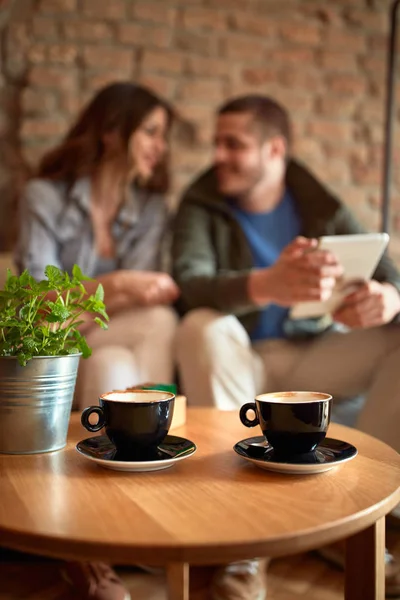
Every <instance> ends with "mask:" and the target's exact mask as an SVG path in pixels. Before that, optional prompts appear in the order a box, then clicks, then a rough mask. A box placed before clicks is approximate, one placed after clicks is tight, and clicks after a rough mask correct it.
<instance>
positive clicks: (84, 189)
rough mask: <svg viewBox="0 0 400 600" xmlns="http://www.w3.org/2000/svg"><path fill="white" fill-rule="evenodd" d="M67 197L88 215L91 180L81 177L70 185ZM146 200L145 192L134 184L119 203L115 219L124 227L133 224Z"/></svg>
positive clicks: (136, 220)
mask: <svg viewBox="0 0 400 600" xmlns="http://www.w3.org/2000/svg"><path fill="white" fill-rule="evenodd" d="M69 197H70V198H71V199H73V200H74V202H75V203H76V205H77V206H78V207H79V209H80V210H81V211H82V212H83V213H85V214H86V215H87V216H89V215H90V199H91V181H90V178H89V177H81V178H80V179H77V180H76V181H75V183H74V184H73V185H72V187H71V189H70V192H69ZM145 201H146V193H145V192H144V191H143V190H140V189H139V188H137V187H136V186H135V185H134V184H132V185H130V186H129V187H128V189H127V193H126V198H125V201H124V203H123V204H122V205H121V207H120V209H119V211H118V214H117V219H116V220H117V221H118V223H120V224H121V225H122V226H124V227H131V226H132V225H135V224H136V223H137V222H138V220H139V217H140V212H141V209H142V206H143V204H144V202H145Z"/></svg>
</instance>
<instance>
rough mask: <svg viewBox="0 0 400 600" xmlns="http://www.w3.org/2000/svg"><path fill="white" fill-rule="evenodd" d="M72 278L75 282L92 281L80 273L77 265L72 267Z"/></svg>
mask: <svg viewBox="0 0 400 600" xmlns="http://www.w3.org/2000/svg"><path fill="white" fill-rule="evenodd" d="M72 276H73V278H74V279H76V280H77V281H94V279H93V278H92V277H88V276H87V275H84V274H83V273H82V271H81V268H80V267H79V266H78V265H74V266H73V267H72Z"/></svg>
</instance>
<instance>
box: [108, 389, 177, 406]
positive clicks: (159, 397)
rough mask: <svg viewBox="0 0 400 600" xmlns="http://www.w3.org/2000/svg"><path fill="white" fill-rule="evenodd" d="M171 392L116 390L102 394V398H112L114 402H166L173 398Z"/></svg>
mask: <svg viewBox="0 0 400 600" xmlns="http://www.w3.org/2000/svg"><path fill="white" fill-rule="evenodd" d="M173 396H174V395H173V394H171V393H170V392H162V391H160V392H157V391H153V390H142V391H137V392H125V391H121V392H119V391H115V392H109V393H108V394H102V395H101V396H100V398H101V399H102V400H107V401H108V400H112V401H114V402H130V403H131V404H143V403H150V402H165V401H166V400H170V399H171V398H173Z"/></svg>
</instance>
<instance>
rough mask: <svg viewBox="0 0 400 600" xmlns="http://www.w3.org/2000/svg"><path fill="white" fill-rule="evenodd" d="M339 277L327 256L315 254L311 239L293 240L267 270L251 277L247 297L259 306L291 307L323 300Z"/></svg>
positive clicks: (333, 261) (314, 242)
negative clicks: (276, 305) (271, 304)
mask: <svg viewBox="0 0 400 600" xmlns="http://www.w3.org/2000/svg"><path fill="white" fill-rule="evenodd" d="M342 274H343V268H342V267H341V265H340V264H339V263H338V261H337V259H336V258H335V256H334V255H333V254H332V253H331V252H327V251H326V250H318V242H317V240H315V239H307V238H304V237H298V238H296V239H295V240H294V241H293V242H292V243H291V244H289V245H288V246H287V247H286V248H285V249H284V250H283V252H282V254H281V255H280V257H279V258H278V260H277V262H276V263H275V264H274V265H273V266H272V267H269V268H267V269H260V270H258V271H254V272H253V273H251V275H250V277H249V294H250V298H251V299H252V301H253V302H255V303H256V304H259V305H261V306H262V305H266V304H269V303H274V304H279V305H281V306H293V305H294V304H296V303H297V302H307V301H320V300H322V301H323V300H327V299H328V298H329V297H330V296H331V294H332V290H333V288H334V287H335V285H336V281H337V279H338V278H339V277H341V275H342Z"/></svg>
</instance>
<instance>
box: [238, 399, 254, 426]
mask: <svg viewBox="0 0 400 600" xmlns="http://www.w3.org/2000/svg"><path fill="white" fill-rule="evenodd" d="M249 410H253V411H254V412H255V415H256V416H255V417H254V419H248V418H247V411H249ZM239 416H240V420H241V421H242V423H243V425H246V427H255V426H256V425H258V424H259V420H258V417H257V407H256V405H255V402H247V404H243V406H242V408H241V409H240V413H239Z"/></svg>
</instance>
